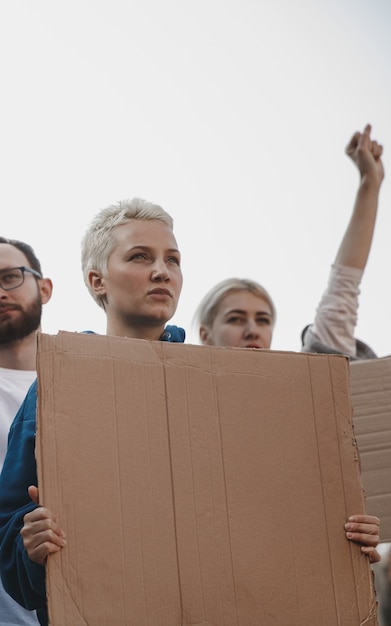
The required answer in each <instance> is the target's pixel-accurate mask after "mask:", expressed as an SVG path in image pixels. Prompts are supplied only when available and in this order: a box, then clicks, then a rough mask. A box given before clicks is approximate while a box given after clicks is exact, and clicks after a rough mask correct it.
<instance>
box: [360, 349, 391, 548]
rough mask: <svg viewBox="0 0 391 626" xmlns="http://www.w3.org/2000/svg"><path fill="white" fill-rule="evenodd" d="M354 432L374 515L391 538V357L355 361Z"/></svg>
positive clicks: (383, 536)
mask: <svg viewBox="0 0 391 626" xmlns="http://www.w3.org/2000/svg"><path fill="white" fill-rule="evenodd" d="M351 385H352V402H353V425H354V433H355V436H356V439H357V444H358V448H359V452H360V459H361V473H362V483H363V486H364V489H365V495H366V507H367V511H368V513H369V514H370V515H377V517H379V518H380V522H381V523H380V540H381V541H383V542H387V541H391V357H389V356H388V357H384V358H381V359H371V360H369V361H354V362H353V363H351Z"/></svg>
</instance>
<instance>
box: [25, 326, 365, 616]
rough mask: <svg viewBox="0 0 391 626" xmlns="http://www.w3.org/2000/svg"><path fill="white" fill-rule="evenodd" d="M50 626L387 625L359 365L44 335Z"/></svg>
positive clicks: (41, 442) (41, 460)
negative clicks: (53, 538)
mask: <svg viewBox="0 0 391 626" xmlns="http://www.w3.org/2000/svg"><path fill="white" fill-rule="evenodd" d="M38 380H39V396H38V400H39V402H38V405H39V406H38V431H37V460H38V470H39V487H40V494H41V497H42V501H43V502H44V503H45V505H46V506H47V507H49V508H50V509H51V510H52V511H53V512H54V513H55V514H56V517H57V519H58V521H59V523H60V525H61V526H62V528H63V529H64V530H65V533H66V537H67V546H66V547H65V548H64V549H62V550H61V551H60V552H59V553H57V554H55V555H53V556H52V557H50V558H49V563H48V576H47V589H48V601H49V615H50V618H51V624H52V626H78V625H79V624H80V625H82V624H83V625H85V624H90V625H93V626H100V625H102V626H107V624H110V626H115V625H118V626H124V625H126V626H190V625H192V626H195V625H197V626H259V625H260V624H262V625H265V626H271V625H276V626H287V625H288V624H289V626H314V624H316V625H317V626H331V625H332V626H338V625H340V626H358V625H359V624H364V623H365V624H366V625H367V626H373V625H376V624H377V618H376V601H375V594H374V589H373V583H372V573H371V570H370V566H369V564H368V560H367V558H366V557H365V556H363V555H362V553H361V552H360V549H359V547H358V546H357V545H355V544H354V543H352V542H349V541H348V540H347V539H346V538H345V531H344V523H345V521H346V518H347V517H348V516H349V515H351V514H353V513H363V512H364V510H365V505H364V499H363V491H362V487H361V482H360V470H359V461H358V453H357V446H356V442H355V439H354V436H353V427H352V405H351V398H350V380H349V363H348V361H347V359H346V358H345V357H341V356H330V355H307V354H299V353H297V354H296V353H288V352H269V351H257V350H246V349H233V348H209V347H205V346H191V345H182V344H170V343H165V342H149V341H143V340H136V339H124V338H115V337H106V336H97V335H95V336H94V335H82V334H75V333H65V332H64V333H60V334H59V335H57V336H50V335H45V334H42V335H40V336H39V348H38Z"/></svg>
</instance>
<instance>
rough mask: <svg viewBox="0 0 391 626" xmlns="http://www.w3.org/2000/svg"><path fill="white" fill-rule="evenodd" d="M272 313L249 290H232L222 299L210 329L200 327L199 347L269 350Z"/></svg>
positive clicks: (265, 303) (271, 332) (263, 302)
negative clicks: (200, 344)
mask: <svg viewBox="0 0 391 626" xmlns="http://www.w3.org/2000/svg"><path fill="white" fill-rule="evenodd" d="M272 335H273V325H272V310H271V308H270V305H269V304H268V302H267V301H266V300H265V299H264V298H261V297H260V296H257V295H255V294H253V293H251V292H250V291H245V290H243V291H235V292H232V293H229V294H227V295H226V296H225V298H223V300H222V301H221V302H220V305H219V307H218V310H217V313H216V316H215V318H214V320H213V324H212V326H211V327H210V328H207V327H205V326H202V327H201V328H200V338H201V341H202V343H203V344H205V345H209V346H227V347H231V348H270V345H271V341H272Z"/></svg>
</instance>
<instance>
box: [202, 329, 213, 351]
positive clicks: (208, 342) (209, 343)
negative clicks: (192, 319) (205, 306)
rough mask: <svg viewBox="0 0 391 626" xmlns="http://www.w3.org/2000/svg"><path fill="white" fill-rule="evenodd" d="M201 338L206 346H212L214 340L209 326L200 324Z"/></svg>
mask: <svg viewBox="0 0 391 626" xmlns="http://www.w3.org/2000/svg"><path fill="white" fill-rule="evenodd" d="M200 339H201V343H202V344H203V345H204V346H212V345H213V344H212V340H211V337H210V331H209V328H207V327H206V326H200Z"/></svg>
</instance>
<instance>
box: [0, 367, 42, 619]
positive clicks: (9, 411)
mask: <svg viewBox="0 0 391 626" xmlns="http://www.w3.org/2000/svg"><path fill="white" fill-rule="evenodd" d="M36 376H37V374H36V372H35V371H30V370H28V371H27V370H10V369H6V368H4V367H0V468H2V467H3V463H4V458H5V454H6V451H7V441H8V432H9V428H10V426H11V423H12V421H13V419H14V417H15V415H16V413H17V411H18V409H19V407H20V405H21V404H22V402H23V400H24V398H25V396H26V393H27V391H28V390H29V387H30V385H31V384H32V383H33V382H34V380H35V378H36ZM0 624H1V626H31V625H34V626H37V624H38V625H39V622H38V619H37V617H36V614H35V611H27V610H26V609H24V608H23V607H22V606H20V605H19V604H18V603H17V602H15V600H13V599H12V598H11V596H9V595H8V593H7V592H6V591H5V590H4V588H3V585H2V584H1V582H0Z"/></svg>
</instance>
